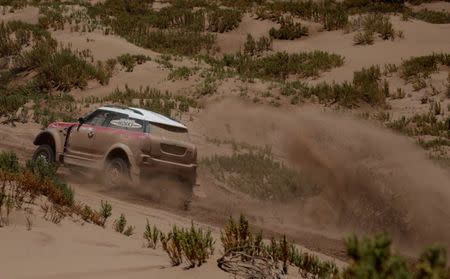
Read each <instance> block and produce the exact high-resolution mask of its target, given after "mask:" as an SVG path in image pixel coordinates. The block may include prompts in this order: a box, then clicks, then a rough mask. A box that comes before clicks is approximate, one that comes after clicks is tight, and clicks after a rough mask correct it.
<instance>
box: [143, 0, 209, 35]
mask: <svg viewBox="0 0 450 279" xmlns="http://www.w3.org/2000/svg"><path fill="white" fill-rule="evenodd" d="M153 18H154V20H153V22H152V23H151V24H152V26H154V27H158V28H160V29H166V28H184V29H187V30H191V31H204V30H205V12H204V10H203V9H201V10H197V11H192V10H191V9H189V8H186V7H180V6H176V5H175V6H170V7H164V8H162V9H161V10H160V11H159V12H158V13H157V14H155V15H154V16H153Z"/></svg>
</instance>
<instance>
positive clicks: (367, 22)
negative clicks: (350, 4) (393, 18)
mask: <svg viewBox="0 0 450 279" xmlns="http://www.w3.org/2000/svg"><path fill="white" fill-rule="evenodd" d="M350 28H351V29H352V30H359V31H358V33H356V34H355V36H354V38H353V41H354V43H355V44H357V45H371V44H373V42H374V34H378V36H379V37H380V38H381V39H383V40H389V39H391V40H393V39H395V36H396V32H395V31H394V28H393V27H392V23H391V22H390V20H389V17H388V16H385V15H382V14H377V13H375V14H369V15H365V16H360V17H358V18H356V19H355V20H354V21H353V22H352V23H351V24H350Z"/></svg>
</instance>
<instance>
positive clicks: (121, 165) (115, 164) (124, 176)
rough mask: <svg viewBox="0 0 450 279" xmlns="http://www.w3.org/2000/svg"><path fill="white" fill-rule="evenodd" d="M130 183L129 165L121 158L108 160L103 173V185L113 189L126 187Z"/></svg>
mask: <svg viewBox="0 0 450 279" xmlns="http://www.w3.org/2000/svg"><path fill="white" fill-rule="evenodd" d="M129 181H130V168H129V166H128V163H127V162H126V161H125V160H124V159H122V158H120V157H116V158H112V159H110V160H107V161H106V163H105V168H104V171H103V184H104V185H106V186H111V187H120V186H124V185H126V184H127V183H129Z"/></svg>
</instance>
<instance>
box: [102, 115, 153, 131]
mask: <svg viewBox="0 0 450 279" xmlns="http://www.w3.org/2000/svg"><path fill="white" fill-rule="evenodd" d="M104 126H106V127H110V128H115V129H121V130H128V131H135V132H144V127H145V125H144V121H142V120H138V119H132V118H129V117H128V116H127V115H124V114H118V113H113V114H112V116H111V117H110V118H109V119H108V120H107V121H106V123H105V125H104Z"/></svg>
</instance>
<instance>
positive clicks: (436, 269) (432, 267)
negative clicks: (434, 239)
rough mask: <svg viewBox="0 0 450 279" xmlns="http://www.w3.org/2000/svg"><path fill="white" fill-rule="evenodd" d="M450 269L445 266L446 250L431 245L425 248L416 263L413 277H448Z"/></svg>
mask: <svg viewBox="0 0 450 279" xmlns="http://www.w3.org/2000/svg"><path fill="white" fill-rule="evenodd" d="M449 276H450V270H449V268H448V267H447V251H446V249H445V248H444V247H440V246H432V247H429V248H427V249H425V250H424V251H423V252H422V253H421V255H420V257H419V262H418V263H417V265H416V271H415V276H414V277H415V278H417V279H427V278H439V279H440V278H442V279H445V278H449Z"/></svg>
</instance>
